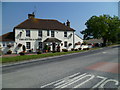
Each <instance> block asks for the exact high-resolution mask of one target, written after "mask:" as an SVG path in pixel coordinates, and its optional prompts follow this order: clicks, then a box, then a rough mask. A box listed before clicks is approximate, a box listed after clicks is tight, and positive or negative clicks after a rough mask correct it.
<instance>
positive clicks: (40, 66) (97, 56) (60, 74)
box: [2, 46, 120, 90]
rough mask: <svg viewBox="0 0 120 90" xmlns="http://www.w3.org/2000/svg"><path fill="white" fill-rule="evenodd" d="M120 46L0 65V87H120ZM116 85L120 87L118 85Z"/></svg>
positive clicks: (115, 89) (53, 88)
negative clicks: (0, 71)
mask: <svg viewBox="0 0 120 90" xmlns="http://www.w3.org/2000/svg"><path fill="white" fill-rule="evenodd" d="M119 49H120V47H118V46H114V47H108V48H104V49H100V50H93V51H87V52H83V53H76V54H70V55H64V56H57V57H51V58H45V59H40V60H35V61H34V60H33V61H32V62H29V63H28V62H27V63H26V62H25V63H22V64H18V63H17V64H11V65H6V66H3V68H2V72H3V73H2V81H3V82H2V87H3V88H49V89H50V90H56V89H58V88H59V89H62V88H69V89H72V90H74V89H75V90H77V89H78V88H79V89H78V90H80V89H82V88H89V89H90V88H92V90H94V88H108V90H109V89H110V88H113V89H114V90H119V89H120V82H119V81H120V80H119V77H120V71H119V69H118V68H119V67H120V62H119V61H118V58H119V56H120V55H119V53H118V52H119ZM118 88H119V89H118Z"/></svg>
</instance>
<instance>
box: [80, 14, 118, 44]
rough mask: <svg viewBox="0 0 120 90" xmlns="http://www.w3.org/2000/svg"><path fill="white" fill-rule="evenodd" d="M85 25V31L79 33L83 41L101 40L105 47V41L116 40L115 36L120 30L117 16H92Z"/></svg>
mask: <svg viewBox="0 0 120 90" xmlns="http://www.w3.org/2000/svg"><path fill="white" fill-rule="evenodd" d="M85 25H86V27H87V29H85V30H83V31H82V32H81V34H83V35H84V39H89V38H96V39H99V38H101V39H102V40H103V44H104V45H105V46H106V43H107V41H111V42H113V41H114V40H115V39H116V40H117V34H118V32H119V30H120V20H119V18H118V17H117V16H114V17H110V16H109V15H100V16H99V17H98V16H92V17H91V18H90V19H89V20H88V21H87V22H86V23H85Z"/></svg>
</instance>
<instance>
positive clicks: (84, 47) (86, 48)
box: [80, 45, 89, 50]
mask: <svg viewBox="0 0 120 90" xmlns="http://www.w3.org/2000/svg"><path fill="white" fill-rule="evenodd" d="M80 48H81V50H88V49H89V47H88V45H81V46H80Z"/></svg>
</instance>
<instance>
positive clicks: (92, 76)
mask: <svg viewBox="0 0 120 90" xmlns="http://www.w3.org/2000/svg"><path fill="white" fill-rule="evenodd" d="M85 77H90V78H89V79H88V80H86V81H84V82H82V83H80V84H78V85H77V86H75V87H73V88H80V86H82V85H83V84H85V83H86V82H88V81H90V80H92V79H93V78H94V77H95V76H94V75H86V76H84V78H85Z"/></svg>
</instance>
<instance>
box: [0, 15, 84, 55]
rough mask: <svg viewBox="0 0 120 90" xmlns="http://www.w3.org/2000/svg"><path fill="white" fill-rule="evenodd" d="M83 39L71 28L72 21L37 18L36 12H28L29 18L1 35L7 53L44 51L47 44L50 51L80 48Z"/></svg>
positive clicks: (4, 51)
mask: <svg viewBox="0 0 120 90" xmlns="http://www.w3.org/2000/svg"><path fill="white" fill-rule="evenodd" d="M82 42H83V40H82V39H81V38H80V37H79V36H78V35H76V34H75V30H74V29H72V28H70V22H69V21H68V20H67V22H66V23H64V24H63V23H61V22H59V21H58V20H53V19H37V18H35V15H34V13H32V14H28V19H27V20H25V21H23V22H22V23H20V24H19V25H17V26H15V27H14V29H13V32H9V33H6V34H4V35H2V36H0V47H1V51H2V52H3V53H4V54H6V53H7V52H8V51H11V52H12V53H19V52H22V51H24V49H25V51H26V52H30V51H32V52H36V51H37V50H41V51H43V49H44V48H45V45H47V46H49V47H50V51H56V49H57V46H59V47H60V51H62V49H67V50H71V49H72V48H76V49H78V48H79V47H80V44H81V43H82Z"/></svg>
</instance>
